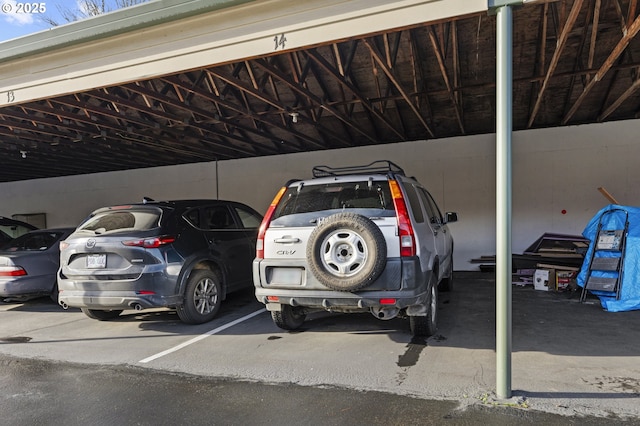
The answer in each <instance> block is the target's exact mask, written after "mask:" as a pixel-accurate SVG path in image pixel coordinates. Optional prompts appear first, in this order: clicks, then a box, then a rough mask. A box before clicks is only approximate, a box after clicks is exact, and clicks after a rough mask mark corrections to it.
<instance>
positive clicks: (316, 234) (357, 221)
mask: <svg viewBox="0 0 640 426" xmlns="http://www.w3.org/2000/svg"><path fill="white" fill-rule="evenodd" d="M307 260H308V262H309V267H310V269H311V272H312V273H313V275H314V276H315V277H316V279H317V280H318V281H320V282H321V283H322V284H323V285H325V286H327V287H329V288H330V289H333V290H338V291H355V290H359V289H361V288H364V287H366V286H368V285H370V284H372V283H373V282H374V281H375V280H376V278H378V277H379V276H380V274H381V273H382V271H383V270H384V267H385V265H386V263H387V244H386V242H385V239H384V235H382V231H380V228H378V226H377V225H376V224H375V223H373V222H372V221H371V220H370V219H369V218H367V217H365V216H362V215H359V214H356V213H337V214H334V215H331V216H329V217H327V218H326V219H324V220H322V222H321V223H320V224H318V226H317V227H316V228H315V229H314V230H313V232H312V233H311V235H310V236H309V243H308V244H307Z"/></svg>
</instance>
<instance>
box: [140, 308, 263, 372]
mask: <svg viewBox="0 0 640 426" xmlns="http://www.w3.org/2000/svg"><path fill="white" fill-rule="evenodd" d="M263 312H267V310H266V309H260V310H259V311H255V312H253V313H251V314H249V315H245V316H243V317H242V318H238V319H237V320H234V321H231V322H230V323H228V324H225V325H221V326H220V327H218V328H214V329H213V330H210V331H207V332H206V333H204V334H201V335H199V336H198V337H194V338H193V339H191V340H187V341H186V342H184V343H181V344H179V345H177V346H174V347H173V348H170V349H167V350H166V351H162V352H158V353H157V354H155V355H151V356H150V357H147V358H145V359H142V360H140V361H138V362H140V363H142V364H146V363H148V362H151V361H153V360H155V359H158V358H160V357H163V356H165V355H168V354H170V353H173V352H176V351H179V350H180V349H182V348H185V347H187V346H189V345H191V344H193V343H196V342H199V341H200V340H202V339H205V338H207V337H209V336H211V335H214V334H217V333H220V332H221V331H223V330H226V329H227V328H229V327H233V326H234V325H236V324H240V323H241V322H243V321H246V320H248V319H251V318H253V317H255V316H256V315H260V314H261V313H263Z"/></svg>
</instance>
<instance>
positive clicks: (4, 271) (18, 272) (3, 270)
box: [0, 266, 27, 277]
mask: <svg viewBox="0 0 640 426" xmlns="http://www.w3.org/2000/svg"><path fill="white" fill-rule="evenodd" d="M25 275H27V271H25V270H24V268H22V267H21V266H0V277H23V276H25Z"/></svg>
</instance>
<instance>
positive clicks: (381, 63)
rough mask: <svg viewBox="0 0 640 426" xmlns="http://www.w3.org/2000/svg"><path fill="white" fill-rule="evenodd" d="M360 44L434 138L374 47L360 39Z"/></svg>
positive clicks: (429, 128)
mask: <svg viewBox="0 0 640 426" xmlns="http://www.w3.org/2000/svg"><path fill="white" fill-rule="evenodd" d="M362 42H363V43H364V45H365V46H367V48H368V49H369V51H370V52H371V56H372V58H373V59H374V60H375V62H376V64H377V65H378V66H379V67H380V68H381V69H382V70H383V71H384V73H385V74H386V75H387V78H388V79H389V80H390V81H391V82H392V83H393V85H394V86H395V87H396V89H397V90H398V91H399V92H400V95H401V96H402V98H403V99H404V100H405V102H406V103H407V104H408V105H409V107H410V108H411V110H412V111H413V113H414V114H415V115H416V117H417V118H418V120H419V121H420V123H421V124H422V127H423V128H424V129H425V130H426V131H427V133H429V136H431V137H434V136H435V134H434V133H433V131H432V130H431V127H430V126H429V125H428V124H427V122H426V121H425V119H424V117H422V114H421V113H420V111H419V110H418V108H417V107H416V106H415V105H414V103H413V102H411V97H410V96H409V94H408V93H407V91H406V90H405V89H404V87H402V84H401V83H400V80H399V79H398V77H397V76H396V75H395V74H394V72H393V71H392V70H391V69H389V68H388V67H387V66H386V64H385V61H384V59H383V58H382V56H381V55H380V53H379V52H378V49H376V47H375V45H374V44H373V43H372V42H370V41H369V40H367V39H362Z"/></svg>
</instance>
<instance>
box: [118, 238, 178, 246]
mask: <svg viewBox="0 0 640 426" xmlns="http://www.w3.org/2000/svg"><path fill="white" fill-rule="evenodd" d="M175 240H176V237H171V236H167V235H165V236H164V237H153V238H140V239H138V240H126V241H123V242H122V244H124V245H125V246H127V247H144V248H158V247H160V246H164V245H167V244H171V243H173V242H174V241H175Z"/></svg>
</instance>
